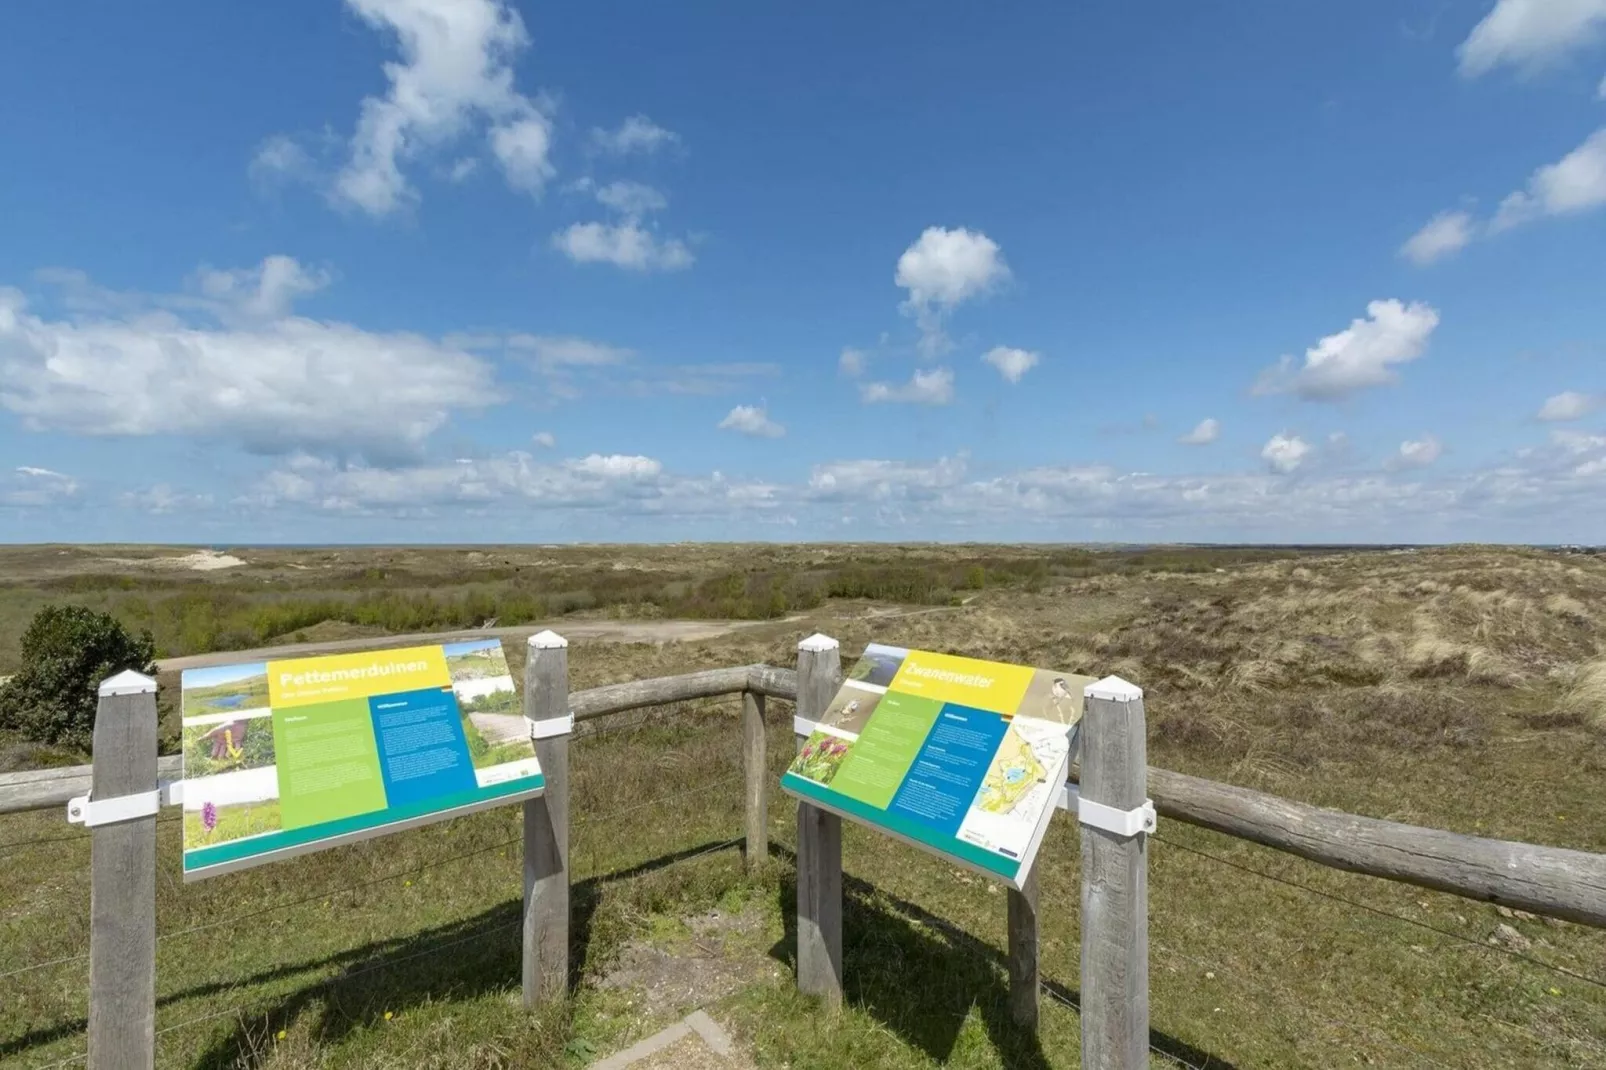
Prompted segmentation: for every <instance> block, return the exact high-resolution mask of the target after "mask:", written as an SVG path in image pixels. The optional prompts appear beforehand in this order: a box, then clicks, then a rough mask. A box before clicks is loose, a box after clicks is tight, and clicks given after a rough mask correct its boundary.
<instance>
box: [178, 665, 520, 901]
mask: <svg viewBox="0 0 1606 1070" xmlns="http://www.w3.org/2000/svg"><path fill="white" fill-rule="evenodd" d="M181 707H182V709H181V713H182V745H183V755H184V789H183V795H184V877H185V879H186V880H189V879H193V878H196V877H202V876H210V875H213V874H217V873H226V872H230V871H232V870H236V869H243V868H245V867H247V866H253V865H259V864H261V863H263V862H269V861H273V860H275V859H279V858H287V857H290V856H292V855H297V854H303V853H306V852H307V851H312V850H321V849H323V848H325V847H333V846H336V845H337V844H341V843H350V842H353V841H355V840H359V839H366V838H368V837H370V836H376V835H381V834H383V833H387V832H395V831H399V830H401V829H403V828H411V827H413V826H416V825H421V824H427V823H429V822H432V821H439V820H443V819H445V818H448V817H455V816H457V815H459V814H466V813H470V812H472V811H475V810H479V809H483V808H485V807H487V806H492V805H496V804H498V803H503V802H513V801H516V800H519V799H527V798H529V797H531V796H533V795H536V794H539V793H540V791H541V790H542V788H543V787H544V786H545V779H544V778H543V777H542V775H541V766H540V763H539V762H538V761H537V760H536V757H535V748H534V745H533V744H532V743H531V741H530V730H529V725H528V723H527V722H526V721H525V720H524V714H523V709H522V706H521V704H520V699H519V694H518V690H517V689H516V688H515V686H514V683H513V675H512V673H511V672H509V671H508V665H507V658H506V656H505V655H504V654H503V651H502V644H501V641H500V640H497V639H484V640H474V641H470V642H463V643H448V644H446V645H444V646H427V647H411V648H408V649H405V650H381V651H374V652H371V653H362V654H337V655H329V656H326V657H312V658H295V659H290V660H285V661H265V662H264V661H258V662H250V663H246V664H240V665H223V666H215V667H211V668H204V669H186V670H185V671H184V675H183V681H182V699H181Z"/></svg>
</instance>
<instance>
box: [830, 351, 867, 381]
mask: <svg viewBox="0 0 1606 1070" xmlns="http://www.w3.org/2000/svg"><path fill="white" fill-rule="evenodd" d="M869 360H870V358H869V357H868V356H867V355H866V354H865V352H864V350H862V349H854V348H853V347H852V346H843V347H842V355H841V356H839V357H837V358H836V368H837V371H838V372H840V373H841V374H843V375H846V376H847V377H848V378H850V379H857V378H858V377H859V376H861V375H863V374H864V370H865V368H866V367H867V366H868V365H869Z"/></svg>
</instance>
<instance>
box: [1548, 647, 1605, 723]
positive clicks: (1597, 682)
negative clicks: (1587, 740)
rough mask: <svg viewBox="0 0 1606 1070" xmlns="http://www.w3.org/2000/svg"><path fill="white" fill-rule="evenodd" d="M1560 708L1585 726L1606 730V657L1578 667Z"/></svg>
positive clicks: (1562, 698) (1563, 696) (1563, 695)
mask: <svg viewBox="0 0 1606 1070" xmlns="http://www.w3.org/2000/svg"><path fill="white" fill-rule="evenodd" d="M1558 706H1559V709H1560V712H1562V713H1564V714H1568V715H1571V716H1574V717H1577V718H1578V719H1579V720H1581V721H1582V722H1583V723H1584V724H1587V725H1589V726H1591V727H1593V728H1599V729H1606V657H1603V658H1596V659H1595V660H1593V661H1590V662H1587V663H1585V664H1584V665H1581V666H1579V667H1578V670H1577V672H1576V673H1575V674H1574V675H1573V680H1572V684H1571V685H1570V686H1569V687H1568V688H1567V690H1566V691H1565V692H1564V693H1563V694H1562V697H1561V702H1560V703H1559V704H1558Z"/></svg>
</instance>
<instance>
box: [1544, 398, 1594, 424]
mask: <svg viewBox="0 0 1606 1070" xmlns="http://www.w3.org/2000/svg"><path fill="white" fill-rule="evenodd" d="M1599 404H1600V399H1599V398H1595V397H1591V396H1590V395H1588V394H1580V393H1579V392H1578V391H1576V390H1564V391H1562V392H1561V393H1560V394H1552V395H1551V396H1550V397H1548V398H1546V399H1545V403H1544V404H1543V405H1541V406H1540V407H1539V412H1538V413H1537V416H1538V418H1539V419H1541V420H1547V421H1554V422H1562V421H1566V420H1581V419H1583V418H1584V417H1585V416H1588V415H1589V414H1590V413H1591V412H1594V411H1595V409H1596V408H1597V407H1598V406H1599Z"/></svg>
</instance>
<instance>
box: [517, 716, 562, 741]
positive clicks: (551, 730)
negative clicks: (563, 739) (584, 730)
mask: <svg viewBox="0 0 1606 1070" xmlns="http://www.w3.org/2000/svg"><path fill="white" fill-rule="evenodd" d="M524 723H525V724H527V725H529V726H530V738H531V739H554V738H556V737H557V736H569V735H573V734H574V711H573V710H570V711H569V712H568V713H566V714H564V715H563V716H562V717H551V718H548V719H547V720H545V721H532V720H530V719H529V718H528V717H526V718H525V719H524Z"/></svg>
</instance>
